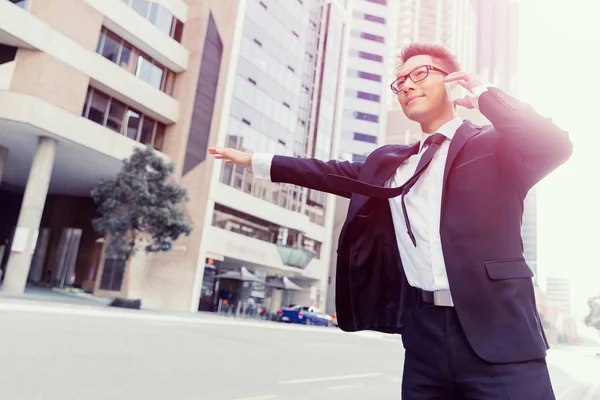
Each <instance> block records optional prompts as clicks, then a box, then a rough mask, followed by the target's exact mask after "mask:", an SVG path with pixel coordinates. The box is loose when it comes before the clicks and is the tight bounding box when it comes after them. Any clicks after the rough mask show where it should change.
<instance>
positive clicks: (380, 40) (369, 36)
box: [350, 29, 385, 43]
mask: <svg viewBox="0 0 600 400" xmlns="http://www.w3.org/2000/svg"><path fill="white" fill-rule="evenodd" d="M350 36H352V37H356V38H361V39H365V40H371V41H373V42H377V43H385V38H384V37H383V36H379V35H373V34H372V33H366V32H361V31H357V30H356V29H353V30H352V31H351V32H350Z"/></svg>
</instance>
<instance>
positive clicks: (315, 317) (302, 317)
mask: <svg viewBox="0 0 600 400" xmlns="http://www.w3.org/2000/svg"><path fill="white" fill-rule="evenodd" d="M279 321H280V322H287V323H291V324H304V325H319V326H331V325H332V324H333V323H332V318H331V316H329V315H327V314H325V313H324V312H322V311H321V310H319V309H318V308H316V307H312V306H310V307H302V306H299V305H296V306H291V307H284V308H282V309H281V310H280V311H279Z"/></svg>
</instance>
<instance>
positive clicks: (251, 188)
mask: <svg viewBox="0 0 600 400" xmlns="http://www.w3.org/2000/svg"><path fill="white" fill-rule="evenodd" d="M66 10H68V13H67V12H66ZM345 12H346V11H345V8H344V5H343V4H342V3H341V2H338V1H333V2H326V3H325V2H323V1H311V2H306V1H305V2H303V1H300V0H298V1H289V2H285V3H282V2H279V1H273V0H262V1H259V0H232V1H227V2H224V1H222V0H205V1H191V0H188V1H184V0H152V1H147V0H53V1H52V2H48V1H43V0H23V1H13V0H11V1H7V0H0V103H1V104H2V107H0V147H1V148H2V151H0V156H1V158H0V166H3V168H0V171H2V176H1V181H2V186H1V188H0V200H1V201H2V204H3V212H2V214H1V216H0V239H1V240H2V243H3V244H4V247H3V249H4V259H3V263H2V265H3V270H4V271H5V273H4V276H3V278H4V282H3V290H4V291H7V292H12V293H20V292H22V291H23V288H24V286H25V283H26V281H31V282H43V283H47V284H50V285H54V286H63V285H71V284H72V285H75V286H81V287H85V288H88V289H90V290H92V291H93V292H94V293H95V294H96V295H101V296H114V295H124V294H127V295H128V296H129V297H132V298H141V299H142V300H143V302H144V305H145V306H148V307H153V308H164V309H178V310H192V311H193V310H198V308H199V304H201V305H202V307H203V308H204V309H212V307H213V306H214V304H215V302H216V297H217V295H216V293H215V289H216V287H215V285H214V282H215V276H216V275H218V274H220V273H223V272H226V271H228V270H232V269H238V268H240V267H242V266H244V267H247V268H248V269H249V270H250V271H251V272H254V273H255V274H256V275H258V276H259V277H260V278H262V279H263V280H264V279H267V278H268V277H270V276H288V277H290V278H292V279H293V280H294V282H295V283H297V284H299V285H300V286H302V287H303V288H304V289H305V290H304V291H301V292H296V293H295V294H294V295H293V296H288V298H287V299H282V296H279V298H276V297H277V296H274V295H271V293H270V291H265V290H264V285H262V286H261V285H247V284H243V285H239V287H233V286H230V287H227V288H223V286H221V289H222V290H228V291H229V292H230V293H232V292H233V293H234V297H235V296H237V298H233V299H231V298H230V299H231V300H232V301H243V300H244V298H245V297H248V296H250V295H252V296H253V297H255V298H256V299H257V300H258V302H262V301H267V300H266V299H265V298H264V296H265V292H268V293H269V295H270V297H269V298H270V299H271V300H272V301H273V303H272V304H275V306H276V305H277V304H276V303H277V302H278V301H279V302H281V301H288V302H297V303H309V304H313V305H319V303H320V302H322V299H323V298H324V296H325V294H326V290H327V277H328V269H329V255H330V249H331V229H332V221H333V213H332V212H329V211H330V210H331V209H332V205H333V203H332V201H333V200H332V198H331V196H324V195H320V194H315V193H307V191H306V190H304V189H300V188H297V187H292V186H289V185H278V184H268V183H265V182H259V181H254V180H253V179H252V176H251V173H249V172H248V171H246V172H243V171H240V170H233V169H231V168H229V167H227V166H223V165H222V163H221V162H215V161H213V159H212V158H208V157H207V147H208V146H210V145H219V146H224V145H229V146H234V147H237V148H239V149H246V150H252V151H263V152H275V153H279V154H288V155H295V156H312V155H316V156H319V157H324V158H326V157H328V156H330V154H331V148H332V146H333V145H334V143H333V138H334V137H335V136H336V135H335V134H334V132H335V129H339V115H338V114H340V113H341V108H339V107H338V103H339V102H338V98H339V97H340V95H342V94H343V90H342V89H341V87H340V85H341V84H342V81H343V78H338V77H339V76H341V75H342V74H341V71H343V70H345V68H344V67H343V65H342V62H343V60H344V57H342V56H340V55H341V54H342V53H343V52H342V51H341V49H342V46H343V45H344V37H345V36H344V35H345V19H344V18H345V15H346V14H345ZM325 46H328V48H331V49H333V50H332V54H331V55H330V54H326V55H325V56H323V54H322V53H323V50H324V49H325ZM336 47H337V48H338V50H340V51H338V52H337V53H336V51H335V49H336ZM336 54H337V57H336ZM317 82H318V83H317ZM147 143H149V144H152V145H154V147H155V148H156V149H157V150H158V151H159V154H160V155H161V156H162V157H164V158H165V159H166V160H168V161H172V162H173V163H174V165H175V178H176V180H177V181H178V182H179V183H180V184H182V185H183V186H185V187H186V188H187V190H188V193H189V197H190V202H189V203H188V204H187V205H186V211H187V213H188V215H189V217H190V219H191V221H192V223H193V226H194V231H193V233H192V234H191V235H190V236H189V237H186V238H184V239H182V240H180V241H179V242H178V243H177V245H176V246H175V249H174V250H173V251H172V252H170V253H161V254H152V255H145V254H141V255H139V256H136V257H135V258H134V259H133V260H131V262H130V263H129V264H125V263H120V262H117V261H116V260H106V259H105V257H104V256H103V248H104V238H99V237H98V236H97V234H95V233H94V231H93V230H92V228H91V224H90V221H91V219H92V218H93V216H94V212H95V208H94V205H93V202H92V201H91V199H90V197H89V193H90V190H91V188H92V187H93V186H94V185H95V184H96V183H97V182H98V180H99V179H101V178H105V177H112V176H114V175H115V174H116V173H117V172H118V171H119V169H120V167H121V165H122V160H123V159H124V158H125V157H128V156H129V155H131V154H132V152H133V150H134V149H135V148H137V147H142V146H144V145H145V144H147ZM30 266H31V268H30ZM201 299H202V301H201Z"/></svg>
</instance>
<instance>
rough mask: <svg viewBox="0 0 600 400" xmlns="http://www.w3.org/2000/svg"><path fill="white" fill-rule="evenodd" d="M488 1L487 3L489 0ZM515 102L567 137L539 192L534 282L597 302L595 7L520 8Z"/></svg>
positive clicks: (599, 45)
mask: <svg viewBox="0 0 600 400" xmlns="http://www.w3.org/2000/svg"><path fill="white" fill-rule="evenodd" d="M490 1H493V0H490ZM520 10H521V20H520V27H519V28H520V29H519V42H520V43H519V44H520V49H519V64H520V65H519V97H520V98H521V99H522V100H523V101H526V102H527V103H529V104H531V105H532V106H533V107H534V108H535V109H536V110H537V111H538V112H540V113H541V114H543V115H545V116H547V117H551V118H552V120H553V121H554V122H556V123H557V124H558V125H559V126H560V127H561V128H563V129H565V130H567V131H568V132H569V134H570V137H571V139H572V141H573V144H574V151H573V155H572V157H571V159H570V160H569V161H568V162H567V163H566V164H565V165H564V166H562V167H560V168H559V169H558V170H556V171H555V172H554V173H552V174H551V175H550V176H548V177H547V178H545V179H544V180H543V181H542V182H540V183H539V184H538V187H537V195H538V269H539V270H540V272H539V274H538V276H539V277H542V275H546V276H548V275H550V276H560V277H569V278H571V280H572V292H573V298H572V300H573V301H574V302H575V304H576V305H577V306H578V307H577V311H579V312H582V313H583V312H585V311H586V310H587V305H585V303H586V300H587V298H588V297H589V296H591V295H593V294H600V179H599V172H600V118H599V117H600V101H598V96H599V95H600V72H597V71H598V70H599V69H600V22H598V20H597V16H598V15H600V1H598V0H568V1H566V0H521V1H520Z"/></svg>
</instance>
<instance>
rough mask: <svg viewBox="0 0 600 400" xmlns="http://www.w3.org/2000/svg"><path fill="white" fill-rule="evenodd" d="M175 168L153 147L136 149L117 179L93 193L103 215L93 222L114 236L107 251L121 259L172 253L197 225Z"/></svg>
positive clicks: (95, 188)
mask: <svg viewBox="0 0 600 400" xmlns="http://www.w3.org/2000/svg"><path fill="white" fill-rule="evenodd" d="M172 174H173V164H167V163H165V162H164V161H163V159H162V158H160V157H159V156H158V155H157V154H156V152H155V151H154V149H152V147H147V148H146V149H143V150H141V149H136V150H135V151H134V153H133V154H132V155H131V157H129V158H128V159H126V160H125V161H124V162H123V167H122V168H121V171H120V172H119V173H118V175H117V176H116V177H115V178H114V179H106V180H103V181H101V182H100V183H98V184H97V185H96V186H95V187H94V189H93V190H92V193H91V195H92V198H93V199H94V202H95V203H96V206H97V210H98V213H99V214H100V216H99V217H98V218H96V219H94V220H93V221H92V224H93V227H94V229H95V230H96V231H97V232H98V233H99V234H101V235H110V237H111V240H110V241H109V243H108V245H107V247H106V252H107V255H109V256H113V257H117V258H124V259H125V258H128V257H130V256H133V255H134V254H135V253H136V252H137V251H139V250H141V249H142V248H143V249H144V250H145V251H146V252H160V251H169V250H171V249H172V246H173V242H174V241H175V240H177V239H178V238H179V237H180V236H181V235H182V234H183V235H186V236H188V235H189V234H190V233H191V232H192V226H191V224H189V223H188V221H187V218H186V214H185V212H184V211H183V210H182V209H181V208H180V204H181V203H182V202H187V201H188V196H187V190H186V189H185V188H184V187H182V186H180V185H178V184H177V183H174V182H171V181H170V180H171V176H172Z"/></svg>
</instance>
